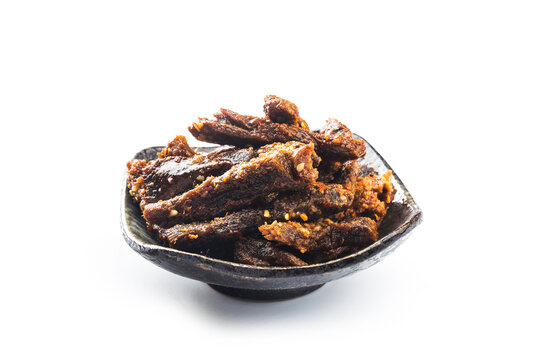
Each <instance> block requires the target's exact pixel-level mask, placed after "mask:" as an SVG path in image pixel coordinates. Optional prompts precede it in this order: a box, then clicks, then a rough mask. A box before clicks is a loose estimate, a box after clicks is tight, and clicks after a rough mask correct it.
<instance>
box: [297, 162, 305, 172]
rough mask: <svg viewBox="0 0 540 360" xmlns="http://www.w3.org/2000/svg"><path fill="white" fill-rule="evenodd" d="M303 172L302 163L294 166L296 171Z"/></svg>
mask: <svg viewBox="0 0 540 360" xmlns="http://www.w3.org/2000/svg"><path fill="white" fill-rule="evenodd" d="M302 170H304V163H300V164H298V165H297V166H296V171H302Z"/></svg>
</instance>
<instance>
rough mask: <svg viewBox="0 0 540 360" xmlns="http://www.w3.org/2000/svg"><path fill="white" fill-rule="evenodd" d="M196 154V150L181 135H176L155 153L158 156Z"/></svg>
mask: <svg viewBox="0 0 540 360" xmlns="http://www.w3.org/2000/svg"><path fill="white" fill-rule="evenodd" d="M196 154H197V152H196V151H195V150H193V149H192V148H191V147H190V146H189V144H188V142H187V140H186V138H185V137H184V136H182V135H178V136H177V137H175V138H174V140H172V141H171V142H170V143H169V144H168V145H167V147H165V148H163V150H162V151H161V152H160V153H158V154H157V155H158V157H159V158H165V157H167V156H179V157H182V158H189V157H192V156H194V155H196Z"/></svg>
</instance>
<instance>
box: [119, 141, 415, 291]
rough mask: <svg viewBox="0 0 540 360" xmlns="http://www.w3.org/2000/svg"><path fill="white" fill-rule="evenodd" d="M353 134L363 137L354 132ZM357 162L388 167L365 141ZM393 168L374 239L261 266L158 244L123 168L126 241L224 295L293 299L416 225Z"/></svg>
mask: <svg viewBox="0 0 540 360" xmlns="http://www.w3.org/2000/svg"><path fill="white" fill-rule="evenodd" d="M355 137H356V138H358V139H362V138H361V137H360V136H357V135H355ZM364 141H365V140H364ZM214 148H215V147H202V148H197V150H198V151H203V152H206V151H211V150H213V149H214ZM162 149H163V147H162V146H155V147H150V148H146V149H144V150H141V151H139V152H138V153H137V154H135V156H134V158H136V159H144V160H147V161H148V160H153V159H155V158H157V153H158V152H160V151H161V150H162ZM358 161H359V162H360V163H361V164H365V165H367V166H370V167H372V168H373V169H375V171H377V172H378V173H379V174H382V173H384V172H386V171H387V170H392V168H391V167H390V165H388V163H387V162H386V161H385V160H384V159H383V158H382V156H381V155H379V153H378V152H377V151H376V150H375V149H374V148H373V147H372V146H371V145H370V144H369V143H368V142H367V141H366V156H365V157H364V158H363V159H359V160H358ZM392 173H393V179H392V182H393V184H394V186H395V188H396V196H395V198H394V202H393V203H392V204H391V205H390V207H389V209H388V213H387V215H386V217H385V218H384V220H383V222H382V223H381V226H380V228H379V240H378V241H377V242H376V243H374V244H373V245H371V246H369V247H367V248H365V249H362V250H360V251H358V252H356V253H353V254H350V255H347V256H344V257H342V258H339V259H336V260H332V261H328V262H325V263H321V264H315V265H307V266H295V267H292V266H289V267H260V266H253V265H244V264H239V263H235V262H232V261H225V260H220V259H215V258H211V257H208V256H205V255H201V254H193V253H189V252H185V251H180V250H176V249H172V248H168V247H165V246H162V245H160V244H159V242H158V241H157V240H156V238H155V236H154V234H152V233H151V232H150V231H148V230H147V228H146V223H145V221H144V219H143V218H142V216H141V210H140V208H139V206H138V205H137V204H135V203H134V202H133V201H132V199H131V197H130V195H129V193H128V191H127V186H126V181H127V173H126V176H125V179H124V182H123V185H122V198H121V226H122V231H123V235H124V239H125V240H126V242H127V243H128V245H129V246H130V247H131V248H132V249H133V250H135V251H136V252H137V253H139V254H140V255H141V256H143V257H144V258H145V259H147V260H149V261H151V262H153V263H154V264H156V265H158V266H160V267H162V268H164V269H166V270H169V271H171V272H173V273H175V274H178V275H181V276H185V277H187V278H191V279H194V280H199V281H203V282H205V283H207V284H208V285H210V286H211V287H212V288H214V289H215V290H217V291H220V292H222V293H224V294H227V295H231V296H235V297H242V298H249V299H258V300H280V299H287V298H293V297H297V296H302V295H305V294H308V293H310V292H312V291H314V290H316V289H318V288H320V287H321V286H322V285H324V284H325V283H327V282H329V281H332V280H337V279H339V278H342V277H344V276H346V275H349V274H352V273H354V272H356V271H359V270H364V269H367V268H368V267H370V266H372V265H374V264H376V263H378V262H379V261H380V260H381V259H382V258H384V257H385V256H386V255H388V254H390V253H391V252H392V251H393V250H395V249H396V248H397V247H398V246H399V245H401V244H402V243H403V242H404V241H405V239H406V238H407V237H408V235H409V234H410V232H411V231H412V230H413V229H414V228H415V227H416V226H418V224H420V222H421V221H422V211H421V210H420V208H419V207H418V205H417V204H416V203H415V202H414V199H413V198H412V196H411V194H410V193H409V191H408V190H407V188H406V187H405V185H403V183H402V182H401V180H400V178H399V177H398V175H397V174H396V173H395V171H394V170H392Z"/></svg>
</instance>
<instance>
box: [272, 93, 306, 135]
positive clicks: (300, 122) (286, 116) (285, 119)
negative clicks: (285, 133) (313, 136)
mask: <svg viewBox="0 0 540 360" xmlns="http://www.w3.org/2000/svg"><path fill="white" fill-rule="evenodd" d="M263 109H264V113H265V114H266V116H267V117H268V119H270V121H272V122H277V123H284V124H288V125H295V126H298V127H300V128H303V129H306V130H308V131H309V126H308V124H307V123H306V122H305V121H304V119H302V118H301V117H300V114H299V112H298V106H296V105H295V104H293V103H292V102H290V101H289V100H285V99H282V98H280V97H278V96H275V95H266V97H265V98H264V108H263Z"/></svg>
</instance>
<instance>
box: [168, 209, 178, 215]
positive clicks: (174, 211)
mask: <svg viewBox="0 0 540 360" xmlns="http://www.w3.org/2000/svg"><path fill="white" fill-rule="evenodd" d="M169 215H170V216H176V215H178V211H176V210H171V212H170V213H169Z"/></svg>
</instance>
